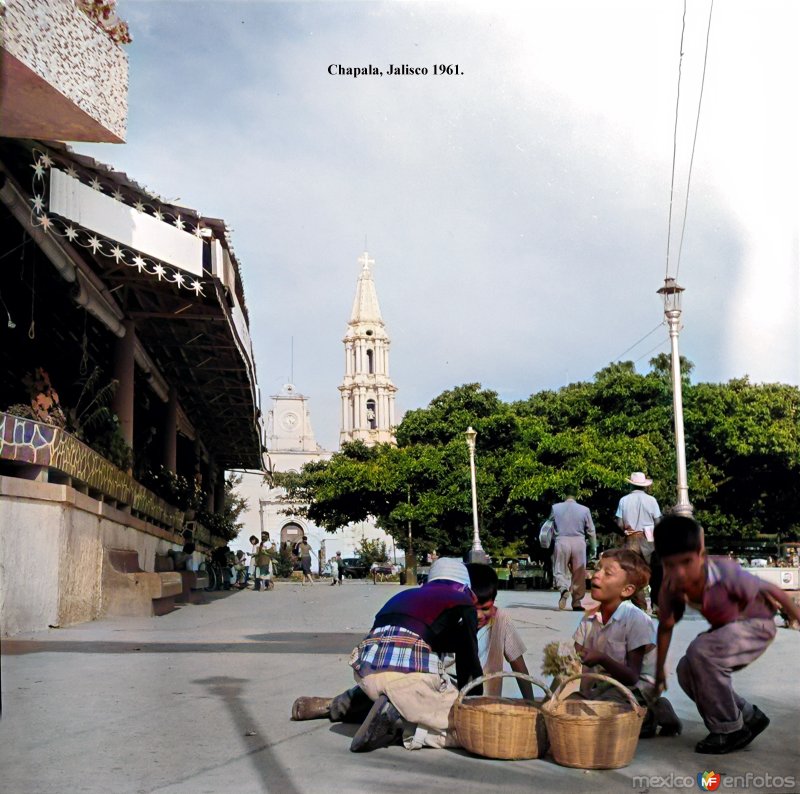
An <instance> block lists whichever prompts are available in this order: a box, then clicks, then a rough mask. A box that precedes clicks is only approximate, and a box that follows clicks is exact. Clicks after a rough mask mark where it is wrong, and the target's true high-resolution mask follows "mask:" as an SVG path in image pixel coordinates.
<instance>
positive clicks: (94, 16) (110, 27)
mask: <svg viewBox="0 0 800 794" xmlns="http://www.w3.org/2000/svg"><path fill="white" fill-rule="evenodd" d="M78 8H80V9H81V11H83V12H84V14H86V16H88V17H89V19H91V20H93V21H94V22H95V23H96V24H97V25H98V26H99V27H101V28H102V29H103V30H104V31H105V32H106V33H108V35H109V36H110V37H111V40H112V41H115V42H116V43H117V44H130V43H131V41H133V39H132V38H131V35H130V31H129V30H128V23H127V22H123V21H122V20H121V19H119V17H117V13H116V8H117V3H116V0H78Z"/></svg>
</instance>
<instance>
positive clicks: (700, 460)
mask: <svg viewBox="0 0 800 794" xmlns="http://www.w3.org/2000/svg"><path fill="white" fill-rule="evenodd" d="M651 366H652V369H651V371H649V372H648V373H646V374H638V373H637V372H636V370H635V368H634V365H633V364H632V363H631V362H618V363H614V364H611V365H609V366H608V367H606V368H604V369H602V370H600V371H599V372H598V373H597V374H596V375H595V377H594V380H593V381H591V382H586V383H574V384H570V385H569V386H566V387H564V388H562V389H559V390H558V391H543V392H539V393H537V394H533V395H531V397H529V398H528V399H527V400H524V401H520V402H516V403H512V404H507V403H503V402H501V401H500V400H499V398H498V396H497V394H496V393H495V392H493V391H489V390H483V389H481V387H480V385H479V384H474V383H473V384H467V385H464V386H459V387H457V388H455V389H452V390H449V391H446V392H444V393H443V394H441V395H439V396H438V397H436V398H435V399H434V400H433V401H432V402H431V404H430V405H429V406H428V407H427V408H424V409H418V410H416V411H410V412H409V413H408V414H406V416H405V418H404V419H403V421H402V423H401V424H400V426H399V427H398V429H397V447H392V446H390V445H378V446H375V447H372V448H368V447H366V446H364V445H363V444H348V445H346V446H345V447H344V448H343V449H342V451H341V452H339V453H337V454H335V455H334V456H333V457H332V458H331V460H330V461H326V462H316V463H312V464H309V465H307V466H305V467H304V468H303V470H302V472H300V473H299V474H290V475H280V484H281V485H283V486H284V487H285V488H286V489H287V491H288V496H287V499H288V500H291V501H293V502H301V503H305V504H306V505H307V507H306V508H305V514H306V515H307V517H308V518H309V519H310V520H312V521H314V522H315V523H316V524H318V525H319V526H323V527H325V528H326V529H328V530H330V531H334V530H336V529H338V528H339V527H343V526H346V525H347V524H349V523H351V522H356V521H362V520H364V519H366V518H367V517H369V516H373V517H375V518H376V519H377V521H378V524H379V525H380V526H382V527H383V528H384V529H386V531H387V532H388V533H389V534H390V535H391V536H392V537H393V538H394V539H395V542H396V543H397V545H398V546H400V547H401V548H404V549H406V550H408V548H409V530H410V532H411V538H412V542H413V546H414V549H415V551H416V552H418V553H424V552H428V551H431V550H433V549H437V550H438V551H439V553H440V554H461V553H463V552H465V551H467V550H468V549H469V548H470V545H471V540H472V512H471V498H470V474H469V454H468V449H467V445H466V442H465V438H464V431H465V430H466V429H467V427H468V426H470V425H472V427H474V428H475V430H476V431H477V432H478V436H477V448H476V474H477V490H478V506H479V512H480V531H481V540H482V542H483V544H484V547H485V548H486V550H487V551H488V552H489V553H490V554H492V555H493V556H503V554H504V553H505V552H506V551H508V550H510V549H512V548H513V549H514V550H515V551H516V552H517V553H524V551H525V550H530V549H532V548H533V547H534V546H535V545H536V543H537V536H538V530H539V525H540V524H541V522H542V520H543V519H544V518H545V517H546V516H547V515H548V514H549V511H550V506H551V505H552V504H553V503H554V502H556V501H560V499H561V498H562V496H563V492H564V488H565V487H566V486H567V485H570V484H574V485H576V486H577V488H578V499H579V500H580V501H583V502H584V503H586V504H588V505H589V506H590V507H591V509H592V512H593V515H594V518H595V523H596V525H597V529H598V532H599V533H600V534H612V533H614V532H615V530H616V527H615V523H614V513H615V511H616V507H617V503H618V501H619V499H620V497H621V496H622V495H623V494H624V493H626V492H627V491H628V488H629V486H628V485H627V483H626V478H627V477H628V475H629V474H630V472H631V471H644V472H647V473H648V475H649V476H650V477H651V478H652V479H653V480H654V485H653V488H652V492H653V495H654V496H655V497H656V498H657V499H658V501H659V503H660V505H661V507H662V510H667V509H669V508H670V506H671V505H672V504H673V503H674V500H675V493H676V485H675V483H676V477H675V449H674V432H673V418H672V385H671V364H670V359H669V357H668V356H658V357H656V358H655V359H653V361H652V362H651ZM691 369H692V365H691V363H690V362H687V361H685V360H682V361H681V371H682V381H683V395H684V414H685V430H686V443H687V461H688V470H689V472H688V474H689V493H690V498H691V500H692V502H693V504H694V506H695V511H696V515H697V517H698V519H699V520H700V521H701V522H702V523H703V524H704V526H705V527H706V531H707V532H708V533H709V534H710V535H724V536H731V537H746V536H750V535H753V534H756V533H759V532H772V533H775V532H777V533H780V534H782V535H783V536H786V537H793V536H795V535H796V534H797V533H798V531H800V489H798V488H797V487H796V486H797V482H798V481H799V478H800V444H799V443H798V435H800V434H799V433H798V422H799V421H800V390H798V389H797V388H795V387H792V386H785V385H780V384H766V385H753V384H750V383H749V381H748V380H747V379H746V378H745V379H741V380H734V381H731V382H729V383H727V384H702V383H701V384H697V385H692V384H691V383H690V382H689V374H690V372H691ZM506 556H509V555H506Z"/></svg>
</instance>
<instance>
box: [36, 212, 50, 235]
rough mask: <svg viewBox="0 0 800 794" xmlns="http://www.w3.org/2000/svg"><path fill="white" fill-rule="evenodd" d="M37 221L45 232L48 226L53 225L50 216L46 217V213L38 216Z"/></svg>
mask: <svg viewBox="0 0 800 794" xmlns="http://www.w3.org/2000/svg"><path fill="white" fill-rule="evenodd" d="M39 223H40V224H41V227H42V228H43V229H44V230H45V231H46V232H49V231H50V227H51V226H52V225H53V221H51V220H50V218H48V217H47V215H42V217H41V218H39Z"/></svg>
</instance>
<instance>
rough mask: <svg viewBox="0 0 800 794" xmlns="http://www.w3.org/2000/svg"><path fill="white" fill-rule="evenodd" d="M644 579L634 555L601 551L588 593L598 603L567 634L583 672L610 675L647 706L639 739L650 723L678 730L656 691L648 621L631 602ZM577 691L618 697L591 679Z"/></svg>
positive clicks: (650, 731)
mask: <svg viewBox="0 0 800 794" xmlns="http://www.w3.org/2000/svg"><path fill="white" fill-rule="evenodd" d="M649 579H650V569H649V567H648V565H647V563H646V562H645V561H644V558H643V557H642V556H641V555H640V554H637V553H636V552H634V551H631V550H630V549H610V550H609V551H606V552H604V553H603V556H602V557H601V558H600V562H599V564H598V567H597V570H596V571H595V574H594V576H593V577H592V598H593V599H594V600H595V601H597V602H598V604H599V606H598V607H597V608H595V609H592V610H590V611H589V612H587V613H586V615H585V617H584V618H583V620H581V622H580V625H579V626H578V628H577V630H576V632H575V634H574V635H573V639H574V640H575V650H576V651H577V653H578V655H579V656H580V657H581V661H582V662H583V665H584V671H585V672H600V673H605V674H606V675H609V676H611V677H612V678H614V679H616V680H617V681H619V682H620V683H621V684H625V686H628V687H630V688H631V689H632V690H633V693H634V695H636V698H637V700H638V701H639V702H640V703H641V704H642V705H647V706H648V715H647V717H646V718H645V721H644V724H643V726H642V732H641V736H642V737H643V738H646V737H650V736H653V735H655V732H656V726H660V727H661V735H662V736H673V735H675V734H677V733H680V732H681V723H680V720H679V719H678V718H677V716H676V715H675V712H674V711H673V709H672V705H671V704H670V703H669V701H668V700H667V699H666V698H657V696H656V691H655V639H656V636H655V628H654V626H653V622H652V620H651V619H650V618H649V617H648V616H647V615H646V614H645V613H644V612H642V610H641V609H639V608H638V607H636V606H634V604H633V602H632V601H631V598H632V597H633V595H634V594H635V593H636V592H637V591H639V590H640V589H641V588H643V587H644V586H645V585H646V584H647V582H648V580H649ZM587 668H588V669H587ZM580 695H581V696H582V697H585V698H588V699H591V700H604V699H609V698H613V699H618V698H622V697H623V695H622V693H621V692H620V690H618V689H617V688H616V687H612V686H611V685H610V684H606V683H603V682H601V681H594V680H592V679H588V680H585V681H583V682H582V683H581V690H580Z"/></svg>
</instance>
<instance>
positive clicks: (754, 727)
mask: <svg viewBox="0 0 800 794" xmlns="http://www.w3.org/2000/svg"><path fill="white" fill-rule="evenodd" d="M768 725H769V717H768V716H767V715H766V714H764V712H763V711H761V709H760V708H759V707H758V706H753V713H752V714H751V715H750V719H749V720H745V721H744V727H745V728H747V730H748V731H750V738H749V739H748V741H747V742H746V744H750V742H752V741H753V739H755V738H756V736H758V734H759V733H761V732H762V731H764V730H765V729H766V727H767V726H768ZM742 746H744V745H742Z"/></svg>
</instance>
